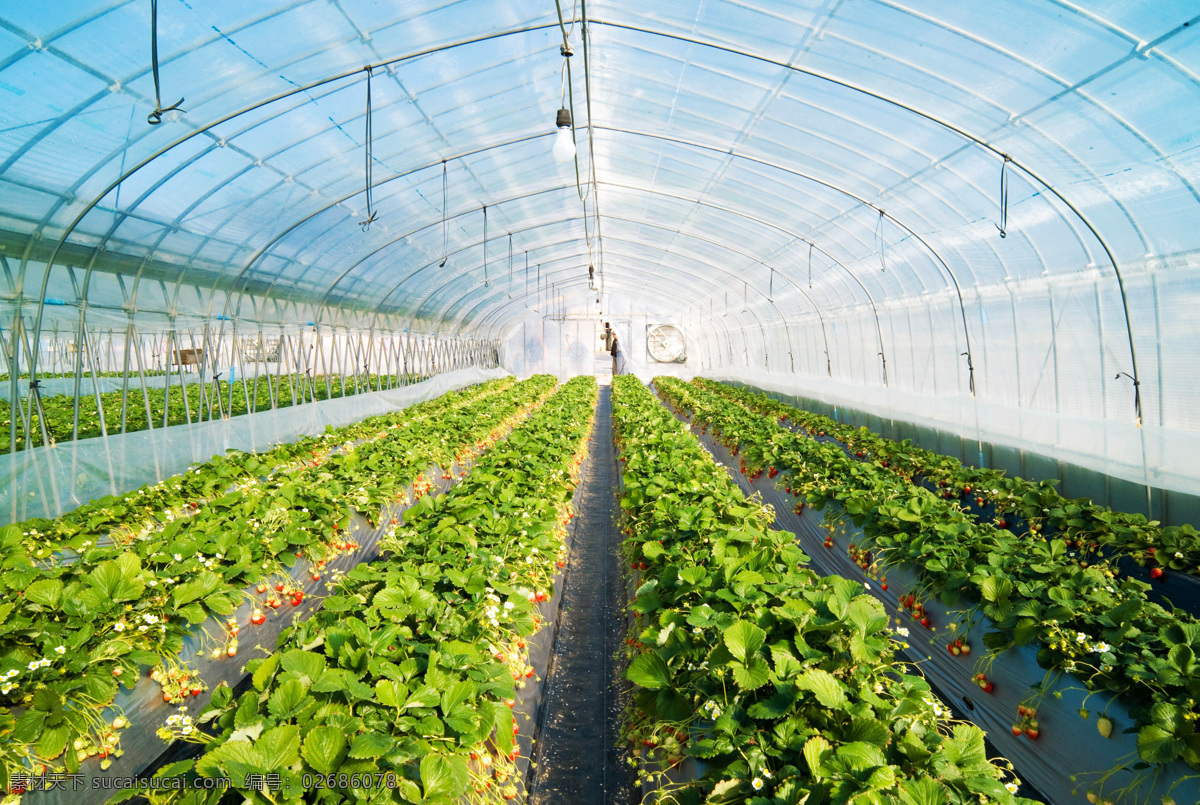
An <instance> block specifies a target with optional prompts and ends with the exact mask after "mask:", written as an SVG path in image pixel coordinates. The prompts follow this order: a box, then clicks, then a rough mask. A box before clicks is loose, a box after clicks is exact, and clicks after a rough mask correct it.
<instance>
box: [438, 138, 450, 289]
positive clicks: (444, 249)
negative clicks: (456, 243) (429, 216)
mask: <svg viewBox="0 0 1200 805" xmlns="http://www.w3.org/2000/svg"><path fill="white" fill-rule="evenodd" d="M446 188H447V185H446V160H444V159H443V160H442V262H440V263H438V268H445V267H446V261H447V260H449V259H450V251H449V249H448V248H447V246H446V244H447V229H446V192H447V190H446Z"/></svg>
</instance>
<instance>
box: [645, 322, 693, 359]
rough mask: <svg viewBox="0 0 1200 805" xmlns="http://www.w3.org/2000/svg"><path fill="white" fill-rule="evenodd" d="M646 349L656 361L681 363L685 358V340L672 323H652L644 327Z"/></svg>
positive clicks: (681, 332) (681, 331)
mask: <svg viewBox="0 0 1200 805" xmlns="http://www.w3.org/2000/svg"><path fill="white" fill-rule="evenodd" d="M646 350H647V351H648V352H649V353H650V358H651V359H652V360H654V361H657V362H658V363H683V362H684V361H685V360H686V359H687V340H686V339H685V338H684V337H683V330H681V329H679V328H678V327H676V326H675V325H674V324H652V325H650V326H649V327H647V328H646Z"/></svg>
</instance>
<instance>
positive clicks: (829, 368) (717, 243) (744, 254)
mask: <svg viewBox="0 0 1200 805" xmlns="http://www.w3.org/2000/svg"><path fill="white" fill-rule="evenodd" d="M606 217H607V218H608V219H609V220H610V221H622V222H625V223H630V224H636V225H638V226H649V227H653V228H655V229H663V230H667V231H670V232H673V233H674V234H676V235H683V236H684V237H686V238H689V239H692V240H698V241H700V242H702V243H708V244H711V245H713V246H716V247H717V248H719V249H724V250H726V251H729V252H733V253H734V254H737V255H740V256H741V257H744V258H746V259H747V260H751V261H753V262H756V263H760V264H761V265H763V266H764V267H766V268H767V269H768V270H770V271H772V272H774V273H776V274H779V276H781V277H783V278H784V279H785V280H787V282H788V283H789V284H791V285H792V287H793V288H795V289H796V290H797V291H799V292H800V294H801V295H802V296H804V298H805V299H807V300H808V303H809V304H810V305H812V307H813V310H814V311H815V312H816V314H817V321H818V322H819V324H820V325H821V337H822V339H823V340H824V342H825V364H826V374H827V375H828V376H829V377H832V376H833V369H832V363H831V360H830V352H829V336H828V334H827V332H826V330H825V317H824V315H822V313H821V307H820V305H818V304H817V303H816V301H815V300H814V299H813V298H812V296H810V295H809V294H808V293H807V292H805V290H804V289H803V288H801V287H800V286H799V285H797V284H796V282H795V281H794V280H792V278H791V277H789V276H788V275H787V274H786V273H785V272H783V271H782V270H780V269H778V268H774V267H772V266H770V265H768V264H767V263H766V262H764V261H763V260H761V259H759V258H757V257H755V256H754V255H752V254H749V253H747V252H744V251H742V250H740V249H735V248H734V247H732V246H728V245H726V244H724V243H721V242H720V241H716V240H713V239H711V238H706V237H703V236H701V235H695V234H692V233H690V232H684V231H682V230H677V229H669V228H668V227H666V226H664V225H663V224H654V223H650V222H649V221H639V220H637V219H635V218H625V217H622V216H617V215H611V214H610V215H608V216H606ZM620 240H622V241H625V242H627V239H620ZM672 270H674V269H672ZM717 270H718V271H720V272H721V273H722V274H727V275H730V274H731V272H727V271H724V270H723V269H717ZM464 298H465V297H464ZM766 298H767V301H768V302H770V304H771V306H772V307H774V308H775V312H776V314H778V315H779V319H780V321H781V322H782V323H783V327H784V332H785V333H786V334H787V338H788V354H789V355H791V354H792V334H791V331H790V330H789V329H788V325H787V319H786V317H784V316H783V313H782V312H781V311H780V310H779V306H778V305H777V304H776V303H775V300H774V299H772V298H771V297H770V296H767V297H766ZM482 304H484V302H483V301H480V302H479V303H477V304H476V305H475V306H474V307H472V308H471V310H469V311H467V313H466V315H465V316H464V317H463V318H462V320H461V321H462V323H463V325H464V326H469V325H470V324H471V322H472V321H473V320H474V313H475V311H476V310H478V309H479V307H480V305H482ZM455 306H457V302H456V303H455V305H452V306H451V307H450V308H449V309H448V310H447V311H446V313H444V314H443V315H442V319H443V320H444V319H445V318H447V317H448V316H450V315H451V313H452V312H453V310H454V307H455Z"/></svg>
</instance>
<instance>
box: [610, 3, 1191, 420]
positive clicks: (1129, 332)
mask: <svg viewBox="0 0 1200 805" xmlns="http://www.w3.org/2000/svg"><path fill="white" fill-rule="evenodd" d="M590 22H591V23H592V24H593V25H604V26H607V27H610V28H615V29H619V30H625V31H633V32H635V33H641V34H646V35H649V36H658V37H663V38H666V39H673V40H675V41H678V42H683V43H685V44H689V45H695V46H698V47H704V48H711V49H713V50H718V51H721V52H723V53H728V54H730V55H734V56H739V57H742V58H747V59H754V60H755V61H759V62H762V63H764V64H770V65H773V66H775V67H779V68H782V69H786V70H791V71H793V72H797V73H800V74H802V75H806V76H809V77H810V78H815V79H818V80H821V81H827V82H829V83H831V84H834V85H836V86H839V87H842V88H843V89H848V90H850V91H852V92H857V93H860V94H863V95H866V96H868V97H871V98H874V99H875V100H877V101H881V102H883V103H886V104H888V105H890V106H894V107H896V108H898V109H902V110H904V111H906V112H909V113H910V114H914V115H917V116H919V117H921V118H922V119H924V120H928V121H929V122H931V123H933V124H935V125H937V126H941V127H942V128H944V129H946V130H948V131H952V132H954V133H955V134H957V135H959V136H960V137H963V138H964V139H967V140H969V141H970V142H973V143H975V144H976V145H978V146H980V147H981V148H984V149H986V150H987V151H989V152H991V153H993V154H995V155H996V156H999V157H1003V158H1005V159H1007V160H1008V161H1009V162H1010V163H1011V164H1012V166H1013V167H1015V168H1017V169H1018V170H1020V171H1021V172H1023V173H1025V174H1026V175H1027V176H1029V177H1030V178H1031V179H1033V181H1034V182H1035V183H1036V184H1038V185H1040V186H1042V187H1043V188H1044V189H1045V190H1046V191H1047V192H1049V193H1050V194H1052V195H1053V196H1054V197H1055V198H1056V199H1058V200H1059V202H1061V203H1062V204H1063V205H1064V206H1065V207H1066V208H1067V209H1069V210H1070V211H1071V212H1072V213H1074V215H1075V216H1076V217H1077V218H1078V219H1079V221H1080V222H1081V223H1083V225H1084V226H1085V227H1086V228H1087V230H1088V231H1089V232H1091V234H1092V237H1094V238H1095V239H1096V242H1097V243H1099V244H1100V247H1101V248H1102V249H1103V250H1104V253H1105V255H1106V256H1107V257H1108V259H1109V262H1110V264H1111V265H1112V267H1113V273H1114V274H1116V278H1117V286H1118V289H1119V290H1120V292H1121V309H1122V312H1123V313H1124V315H1125V332H1126V336H1127V338H1128V341H1129V358H1130V363H1131V368H1132V369H1133V375H1132V377H1131V380H1132V381H1133V387H1134V408H1135V414H1136V420H1137V426H1138V427H1141V424H1142V404H1141V392H1140V386H1141V381H1140V380H1139V375H1138V368H1137V351H1136V348H1135V347H1134V341H1133V324H1132V322H1131V320H1130V317H1129V301H1128V298H1127V296H1126V293H1125V280H1124V277H1123V276H1122V275H1121V268H1120V265H1119V264H1118V263H1117V259H1116V256H1115V255H1114V254H1113V252H1112V249H1111V248H1109V245H1108V242H1107V241H1105V239H1104V238H1103V236H1101V235H1100V232H1099V231H1098V230H1097V229H1096V227H1095V226H1094V225H1093V224H1092V222H1091V221H1090V220H1089V219H1088V218H1087V216H1085V215H1084V214H1083V213H1082V212H1081V211H1080V210H1079V208H1077V207H1076V206H1075V205H1074V204H1072V203H1071V202H1070V201H1068V200H1067V198H1066V197H1065V196H1063V194H1062V193H1061V192H1059V191H1058V190H1057V189H1056V188H1055V187H1054V186H1053V185H1051V184H1050V183H1049V182H1047V181H1046V180H1044V179H1043V178H1042V177H1041V176H1040V175H1039V174H1037V173H1036V172H1034V171H1033V170H1032V169H1031V168H1029V167H1028V166H1026V165H1025V164H1024V163H1023V162H1020V161H1018V160H1015V159H1013V158H1012V157H1011V156H1010V155H1009V154H1006V153H1004V152H1003V151H1001V150H1000V149H999V148H997V147H996V146H994V145H991V144H990V143H988V142H987V141H986V140H984V139H983V138H982V137H978V136H976V135H974V134H971V133H970V132H969V131H967V130H966V129H962V128H959V127H958V126H955V125H954V124H952V123H950V122H948V121H945V120H942V119H941V118H938V117H935V116H934V115H931V114H929V113H928V112H922V111H921V110H919V109H917V108H916V107H913V106H909V105H907V104H904V103H901V102H900V101H897V100H895V99H893V98H889V97H887V96H885V95H882V94H880V93H877V92H872V91H871V90H868V89H865V88H863V87H858V86H855V85H854V84H851V83H849V82H847V81H842V80H839V79H837V78H834V77H832V76H828V75H824V74H822V73H818V72H816V71H814V70H809V69H805V68H803V67H798V66H796V65H792V64H787V63H784V62H780V61H777V60H775V59H770V58H768V57H766V56H761V55H758V54H754V53H747V52H745V51H741V50H737V49H736V48H732V47H729V46H726V45H719V44H716V43H714V42H707V41H704V40H702V39H697V38H694V37H688V36H683V35H682V34H671V33H666V32H664V31H655V30H651V29H649V28H643V27H639V26H634V25H625V24H622V23H616V22H609V21H606V20H597V19H594V18H593V19H592V20H590ZM1190 189H1191V190H1192V194H1193V196H1194V197H1197V198H1200V196H1197V195H1196V190H1195V188H1190ZM957 284H958V283H957V281H956V282H955V285H956V286H957ZM960 300H961V294H960ZM964 319H965V313H964ZM964 326H965V321H964ZM972 385H974V384H972Z"/></svg>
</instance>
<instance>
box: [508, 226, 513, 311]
mask: <svg viewBox="0 0 1200 805" xmlns="http://www.w3.org/2000/svg"><path fill="white" fill-rule="evenodd" d="M512 258H513V251H512V232H509V233H508V298H509V299H512V287H513V263H512Z"/></svg>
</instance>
